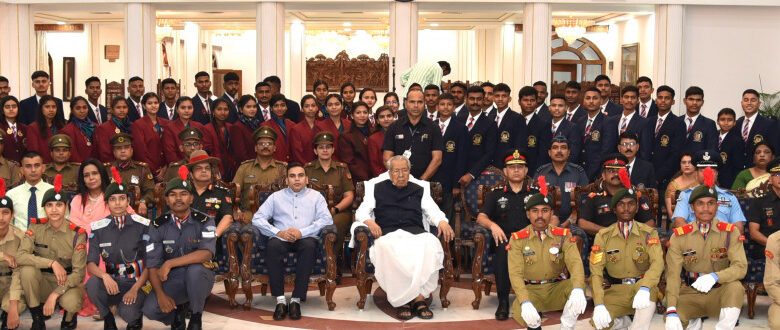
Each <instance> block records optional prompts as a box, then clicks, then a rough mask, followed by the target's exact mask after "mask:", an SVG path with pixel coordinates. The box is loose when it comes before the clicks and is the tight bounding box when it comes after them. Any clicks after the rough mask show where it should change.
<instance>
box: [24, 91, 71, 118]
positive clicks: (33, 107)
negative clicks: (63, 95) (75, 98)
mask: <svg viewBox="0 0 780 330" xmlns="http://www.w3.org/2000/svg"><path fill="white" fill-rule="evenodd" d="M54 102H56V103H57V116H59V117H60V118H62V119H63V121H64V120H65V112H64V111H63V108H62V99H60V98H57V97H55V98H54ZM37 118H38V98H36V97H35V95H33V96H30V97H28V98H26V99H24V100H22V101H20V102H19V115H18V120H19V122H21V123H22V124H25V125H30V124H32V123H34V122H35V119H37Z"/></svg>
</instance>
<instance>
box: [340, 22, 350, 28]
mask: <svg viewBox="0 0 780 330" xmlns="http://www.w3.org/2000/svg"><path fill="white" fill-rule="evenodd" d="M341 26H345V27H347V26H352V23H350V22H344V24H341Z"/></svg>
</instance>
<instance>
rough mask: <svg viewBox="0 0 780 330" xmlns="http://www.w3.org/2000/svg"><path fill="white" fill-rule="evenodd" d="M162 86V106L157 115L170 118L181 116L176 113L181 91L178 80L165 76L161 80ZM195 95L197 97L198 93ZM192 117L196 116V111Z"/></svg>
mask: <svg viewBox="0 0 780 330" xmlns="http://www.w3.org/2000/svg"><path fill="white" fill-rule="evenodd" d="M160 86H161V87H162V94H161V95H160V108H159V110H157V116H159V117H160V118H164V119H168V120H175V119H177V118H179V115H177V114H176V101H178V93H179V89H178V84H177V83H176V80H173V78H165V79H163V80H162V81H161V82H160ZM195 97H196V98H197V95H196V96H195ZM193 102H195V101H193ZM192 118H194V112H193V117H192Z"/></svg>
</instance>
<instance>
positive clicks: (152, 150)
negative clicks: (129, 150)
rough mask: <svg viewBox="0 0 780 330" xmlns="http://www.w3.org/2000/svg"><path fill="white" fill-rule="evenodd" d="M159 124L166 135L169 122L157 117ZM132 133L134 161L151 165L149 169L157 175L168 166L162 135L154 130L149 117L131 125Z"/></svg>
mask: <svg viewBox="0 0 780 330" xmlns="http://www.w3.org/2000/svg"><path fill="white" fill-rule="evenodd" d="M157 123H159V124H160V128H161V129H162V131H163V133H165V130H167V129H168V120H167V119H165V118H160V117H157ZM130 132H131V133H130V135H132V136H133V159H135V160H137V161H139V162H144V163H146V164H147V165H149V169H150V170H152V173H154V174H157V171H158V170H159V169H160V168H161V167H164V166H165V165H168V163H165V155H163V141H162V135H161V134H160V133H158V132H157V130H156V129H155V128H154V124H152V120H151V119H149V116H143V117H142V118H140V119H138V120H136V121H134V122H133V124H132V125H130Z"/></svg>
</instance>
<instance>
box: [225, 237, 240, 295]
mask: <svg viewBox="0 0 780 330" xmlns="http://www.w3.org/2000/svg"><path fill="white" fill-rule="evenodd" d="M226 239H227V255H228V277H227V279H225V291H226V292H227V296H228V303H229V304H230V308H236V307H237V306H238V302H236V291H238V275H239V274H238V272H239V270H238V257H237V253H236V243H238V234H237V233H230V234H228V235H227V237H226Z"/></svg>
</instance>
